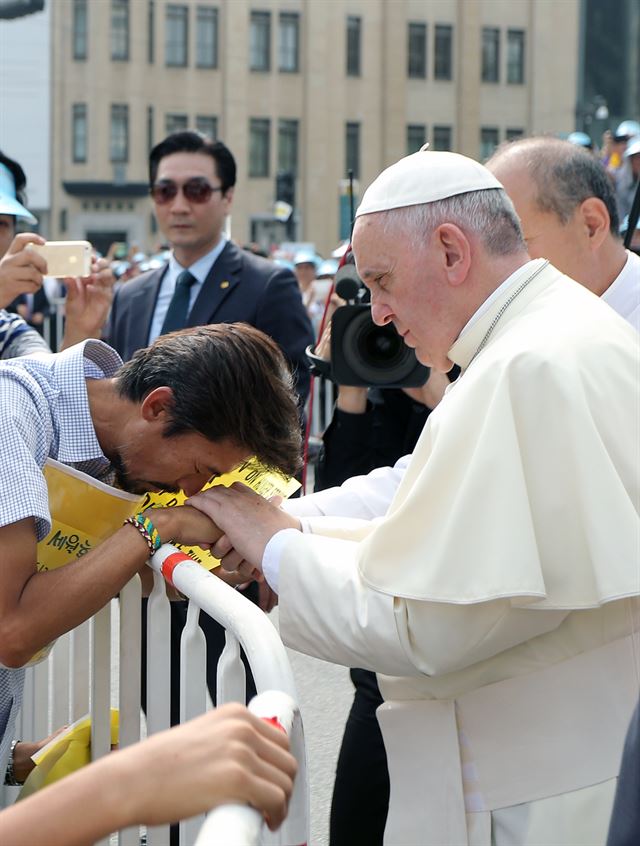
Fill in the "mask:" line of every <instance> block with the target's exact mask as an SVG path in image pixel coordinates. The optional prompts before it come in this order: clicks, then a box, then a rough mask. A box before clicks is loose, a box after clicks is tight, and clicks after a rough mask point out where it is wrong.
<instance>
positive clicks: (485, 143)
mask: <svg viewBox="0 0 640 846" xmlns="http://www.w3.org/2000/svg"><path fill="white" fill-rule="evenodd" d="M499 140H500V139H499V135H498V130H497V129H496V128H495V127H493V126H483V127H482V129H481V130H480V161H483V162H484V161H486V160H487V159H488V158H490V157H491V156H492V155H493V153H494V152H495V149H496V147H497V146H498V142H499Z"/></svg>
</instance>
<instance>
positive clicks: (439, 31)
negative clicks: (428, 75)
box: [433, 24, 453, 82]
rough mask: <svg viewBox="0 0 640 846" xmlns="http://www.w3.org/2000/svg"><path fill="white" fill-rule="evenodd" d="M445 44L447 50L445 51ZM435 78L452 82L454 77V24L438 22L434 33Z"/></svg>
mask: <svg viewBox="0 0 640 846" xmlns="http://www.w3.org/2000/svg"><path fill="white" fill-rule="evenodd" d="M443 45H446V50H445V51H444V52H443V49H442V48H443ZM433 78H434V79H435V80H436V81H442V82H450V81H451V80H452V79H453V25H452V24H436V25H435V27H434V34H433Z"/></svg>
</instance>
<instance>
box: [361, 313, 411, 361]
mask: <svg viewBox="0 0 640 846" xmlns="http://www.w3.org/2000/svg"><path fill="white" fill-rule="evenodd" d="M357 344H358V350H359V352H360V354H361V356H362V358H363V360H364V361H367V362H370V363H371V364H373V365H378V366H387V367H388V366H389V365H390V364H391V365H393V364H394V363H396V362H397V361H398V360H399V359H401V358H402V357H403V353H404V351H405V350H406V346H405V344H404V342H403V340H402V338H401V337H400V335H398V333H397V332H396V330H395V329H394V328H393V327H392V326H376V325H375V324H372V325H371V326H369V327H368V328H365V327H362V328H361V331H360V335H359V337H358V338H357Z"/></svg>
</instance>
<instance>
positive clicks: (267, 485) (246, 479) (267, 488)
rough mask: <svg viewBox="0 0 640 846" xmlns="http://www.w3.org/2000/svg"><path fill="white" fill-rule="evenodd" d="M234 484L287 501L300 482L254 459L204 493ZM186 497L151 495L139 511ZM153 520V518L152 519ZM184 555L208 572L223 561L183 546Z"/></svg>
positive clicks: (210, 484) (181, 501) (177, 502)
mask: <svg viewBox="0 0 640 846" xmlns="http://www.w3.org/2000/svg"><path fill="white" fill-rule="evenodd" d="M234 482H242V483H243V484H244V485H246V486H247V487H249V488H251V489H252V490H254V491H255V492H256V493H259V494H260V495H261V496H263V497H265V498H266V499H269V497H272V496H281V497H282V498H283V499H288V497H290V496H291V494H292V493H295V491H297V490H298V488H299V487H300V482H298V481H296V480H295V479H290V478H289V477H287V476H281V475H280V474H278V473H274V472H273V471H269V470H267V469H266V468H265V467H264V466H263V465H262V464H260V462H259V461H258V460H257V459H256V458H251V459H249V460H247V461H243V462H242V464H240V465H239V466H238V467H236V469H235V470H232V471H231V473H225V474H224V475H222V476H216V477H215V479H213V480H212V481H210V482H207V484H206V485H205V486H204V488H203V490H205V491H206V490H207V489H208V488H213V487H215V486H216V485H224V486H225V487H229V485H232V484H233V483H234ZM185 500H186V496H185V495H184V494H183V493H182V491H180V493H148V494H146V495H145V497H144V499H143V501H142V505H141V506H140V510H141V511H144V509H145V508H152V507H157V506H162V507H164V508H166V507H169V506H172V505H183V504H184V502H185ZM151 519H152V520H153V517H152V518H151ZM176 546H178V547H180V549H182V550H183V552H186V553H188V554H189V555H190V556H191V557H192V558H193V559H194V560H195V561H197V562H198V564H201V565H202V566H203V567H204V568H205V569H206V570H212V569H213V568H214V567H218V566H219V564H220V561H219V560H218V559H217V558H214V556H213V555H212V554H211V553H210V552H209V550H207V549H201V548H200V547H199V546H182V545H181V544H176Z"/></svg>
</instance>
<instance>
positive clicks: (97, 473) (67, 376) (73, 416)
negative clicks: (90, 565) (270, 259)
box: [0, 341, 122, 774]
mask: <svg viewBox="0 0 640 846" xmlns="http://www.w3.org/2000/svg"><path fill="white" fill-rule="evenodd" d="M121 364H122V361H121V360H120V357H119V356H118V354H117V353H116V352H114V351H113V350H112V349H111V348H110V347H108V346H107V345H106V344H103V343H102V342H101V341H84V342H83V343H82V344H77V345H76V346H74V347H71V348H70V349H68V350H66V351H65V352H62V353H58V354H56V355H53V354H52V355H46V356H33V357H23V358H20V359H12V360H10V361H3V362H0V455H1V456H2V461H1V462H0V526H7V525H10V524H11V523H16V522H17V521H18V520H24V519H25V518H27V517H34V518H35V521H36V535H37V539H38V540H39V541H40V540H42V538H44V537H45V536H46V535H47V533H48V532H49V530H50V528H51V516H50V513H49V504H48V496H47V484H46V482H45V479H44V476H43V474H42V468H43V466H44V463H45V461H46V460H47V458H55V459H57V460H58V461H61V462H63V463H64V464H69V465H71V466H73V467H76V468H77V469H78V470H81V471H82V472H83V473H88V474H90V475H91V476H94V477H95V478H99V479H102V480H103V481H107V482H110V481H112V478H111V477H112V471H111V465H110V463H109V460H108V459H107V458H106V457H105V455H104V454H103V452H102V450H101V449H100V444H99V443H98V439H97V437H96V433H95V429H94V428H93V422H92V420H91V414H90V411H89V400H88V397H87V387H86V382H85V379H104V378H109V377H111V376H113V375H114V374H115V373H116V371H117V370H118V369H119V368H120V366H121ZM8 565H9V561H6V560H5V562H4V566H8ZM23 685H24V669H19V670H10V669H4V668H0V738H1V740H0V774H2V773H4V768H5V765H6V758H7V754H8V750H9V746H10V744H11V740H12V739H13V728H14V724H15V720H16V717H17V714H18V711H19V709H20V706H21V704H22V689H23Z"/></svg>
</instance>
